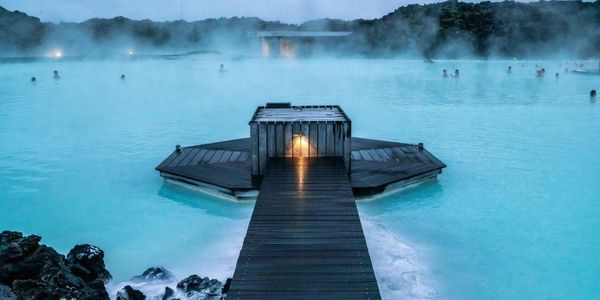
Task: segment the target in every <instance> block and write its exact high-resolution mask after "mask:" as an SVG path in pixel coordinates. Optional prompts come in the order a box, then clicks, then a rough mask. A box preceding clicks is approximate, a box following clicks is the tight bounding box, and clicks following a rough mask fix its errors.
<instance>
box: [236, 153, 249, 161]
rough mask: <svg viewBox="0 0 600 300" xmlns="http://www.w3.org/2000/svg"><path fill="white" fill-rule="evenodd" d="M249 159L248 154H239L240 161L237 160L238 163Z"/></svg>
mask: <svg viewBox="0 0 600 300" xmlns="http://www.w3.org/2000/svg"><path fill="white" fill-rule="evenodd" d="M249 157H250V154H249V153H248V152H242V153H241V154H240V159H238V161H247V160H248V158H249Z"/></svg>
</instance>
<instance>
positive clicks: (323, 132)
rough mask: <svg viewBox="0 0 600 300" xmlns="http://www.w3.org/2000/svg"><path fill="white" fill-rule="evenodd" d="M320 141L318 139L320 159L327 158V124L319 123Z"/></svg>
mask: <svg viewBox="0 0 600 300" xmlns="http://www.w3.org/2000/svg"><path fill="white" fill-rule="evenodd" d="M318 129H319V133H318V134H319V139H318V149H317V152H318V155H317V156H318V157H325V156H327V124H326V123H325V122H319V123H318Z"/></svg>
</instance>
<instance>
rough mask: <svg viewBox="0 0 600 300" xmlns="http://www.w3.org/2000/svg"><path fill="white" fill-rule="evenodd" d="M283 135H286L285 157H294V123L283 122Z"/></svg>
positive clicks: (284, 144)
mask: <svg viewBox="0 0 600 300" xmlns="http://www.w3.org/2000/svg"><path fill="white" fill-rule="evenodd" d="M283 126H284V127H283V135H284V143H283V147H284V151H285V157H292V155H293V153H292V146H293V145H292V123H285V124H283Z"/></svg>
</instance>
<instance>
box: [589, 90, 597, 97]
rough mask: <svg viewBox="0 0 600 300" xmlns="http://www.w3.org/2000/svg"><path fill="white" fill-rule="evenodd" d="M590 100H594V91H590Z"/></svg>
mask: <svg viewBox="0 0 600 300" xmlns="http://www.w3.org/2000/svg"><path fill="white" fill-rule="evenodd" d="M590 98H596V90H591V91H590Z"/></svg>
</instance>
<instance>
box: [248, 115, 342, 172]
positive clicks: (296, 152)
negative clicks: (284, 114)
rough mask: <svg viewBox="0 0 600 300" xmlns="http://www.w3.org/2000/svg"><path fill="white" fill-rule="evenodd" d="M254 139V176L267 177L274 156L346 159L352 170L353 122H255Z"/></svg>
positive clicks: (252, 148) (252, 142) (252, 126)
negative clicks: (265, 175) (270, 160)
mask: <svg viewBox="0 0 600 300" xmlns="http://www.w3.org/2000/svg"><path fill="white" fill-rule="evenodd" d="M250 137H251V152H252V175H263V174H264V172H265V170H266V169H267V163H268V161H269V158H271V157H332V156H335V157H343V158H344V162H345V164H346V169H347V170H348V171H349V170H350V147H351V138H350V137H351V124H350V123H349V122H340V121H322V122H252V123H250Z"/></svg>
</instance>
